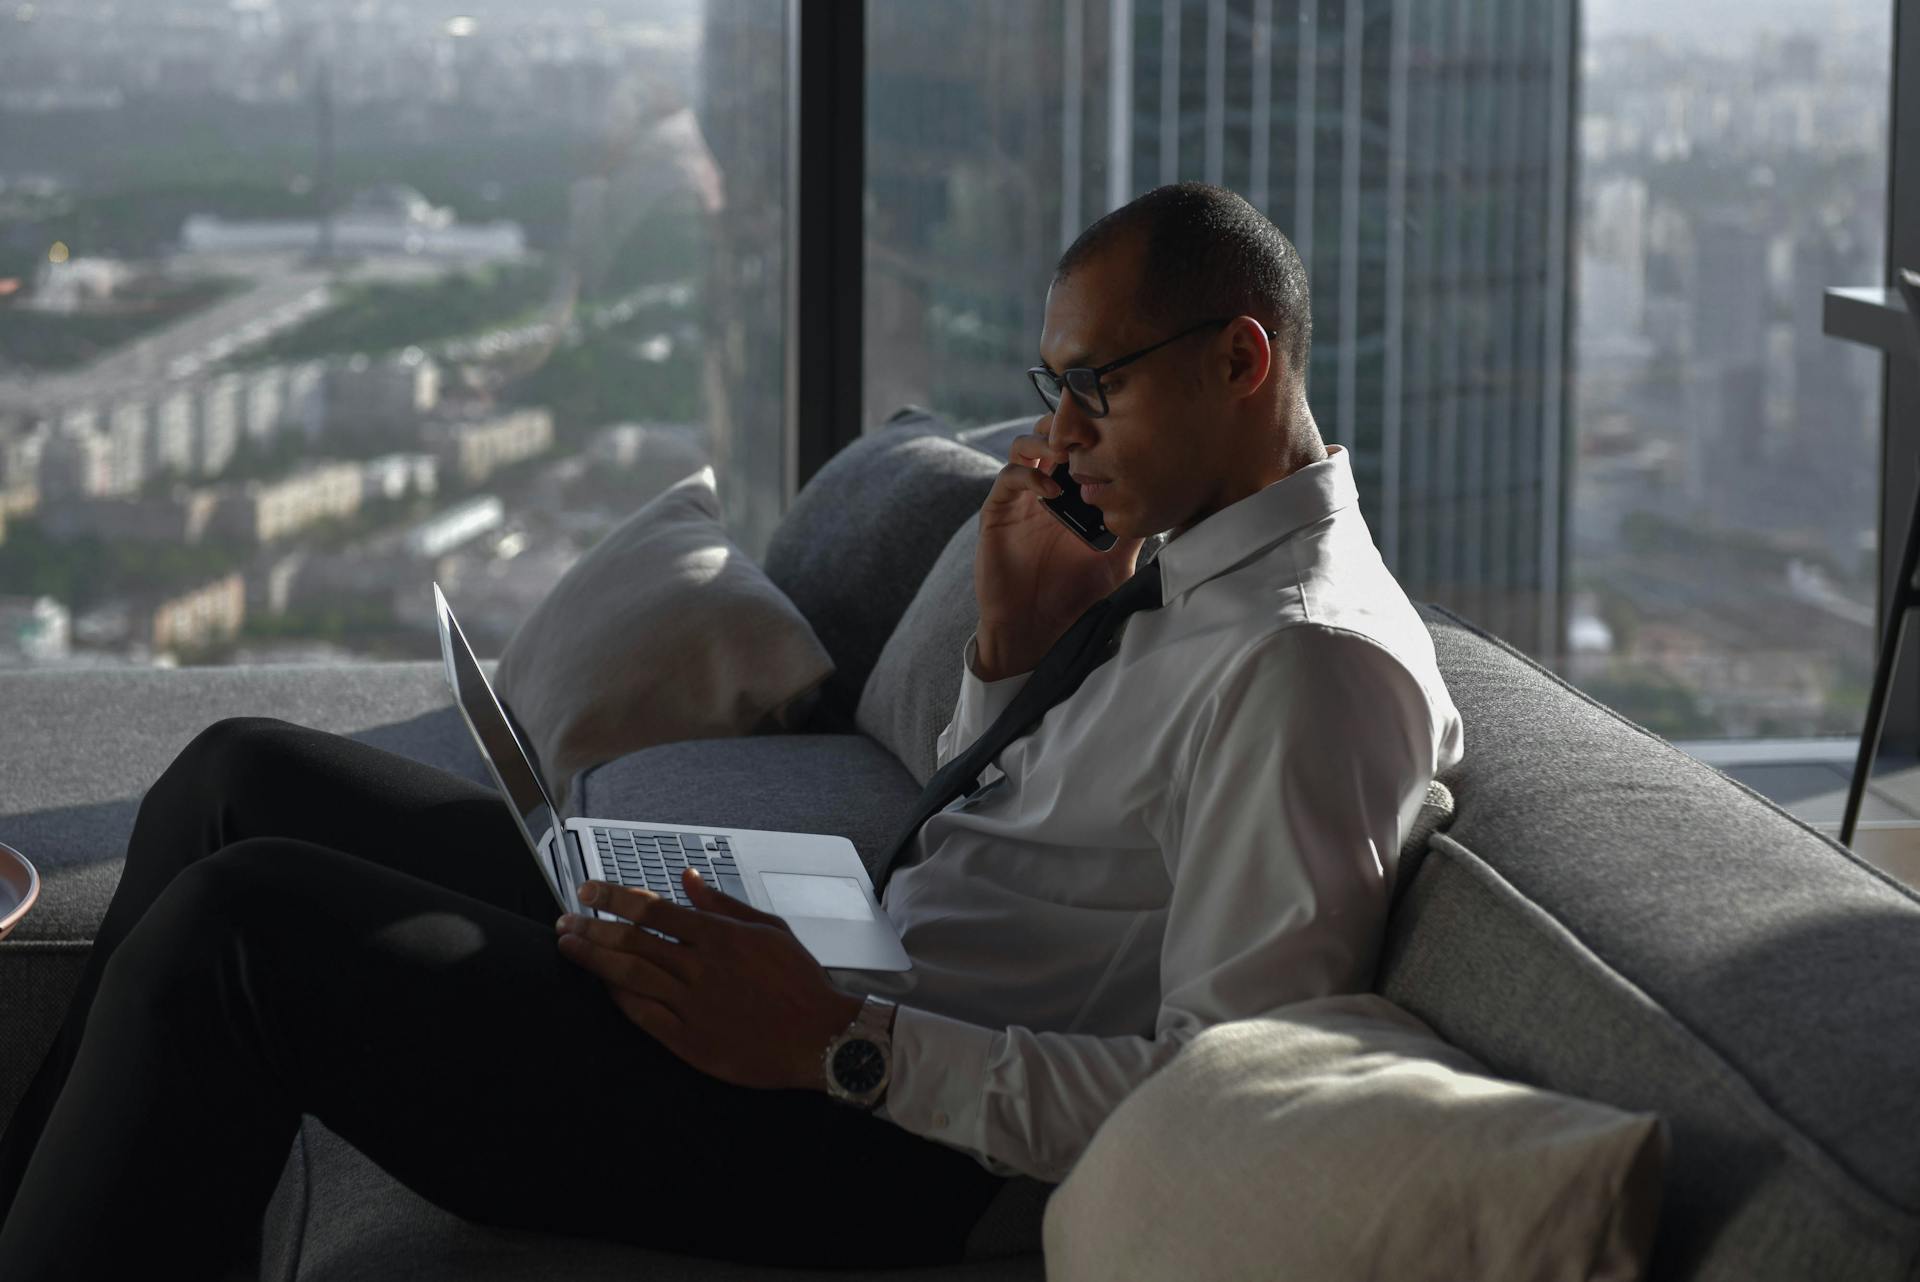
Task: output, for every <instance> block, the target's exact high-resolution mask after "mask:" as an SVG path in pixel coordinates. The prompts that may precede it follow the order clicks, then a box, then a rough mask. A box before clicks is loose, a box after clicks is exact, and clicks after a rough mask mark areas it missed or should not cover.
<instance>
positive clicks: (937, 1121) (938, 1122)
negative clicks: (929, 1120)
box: [933, 1113, 947, 1131]
mask: <svg viewBox="0 0 1920 1282" xmlns="http://www.w3.org/2000/svg"><path fill="white" fill-rule="evenodd" d="M933 1129H935V1130H936V1131H944V1130H946V1129H947V1115H946V1114H945V1113H935V1114H934V1115H933Z"/></svg>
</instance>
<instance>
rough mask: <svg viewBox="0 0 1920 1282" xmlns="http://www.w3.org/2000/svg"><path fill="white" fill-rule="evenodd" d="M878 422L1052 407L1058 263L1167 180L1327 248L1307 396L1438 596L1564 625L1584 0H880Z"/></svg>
mask: <svg viewBox="0 0 1920 1282" xmlns="http://www.w3.org/2000/svg"><path fill="white" fill-rule="evenodd" d="M869 15H870V16H869V32H868V90H867V112H868V121H869V124H868V147H867V174H868V209H867V237H868V258H867V326H866V335H867V337H866V343H867V352H866V368H867V406H866V418H867V420H868V422H869V423H870V424H871V423H873V422H877V421H879V420H880V419H881V418H883V417H884V416H885V415H886V414H887V413H888V412H889V411H890V410H891V409H892V408H893V407H894V406H895V405H897V404H899V403H900V402H902V401H907V400H913V401H919V402H921V403H924V404H928V405H932V406H935V407H938V408H941V409H943V410H946V411H947V412H949V413H951V414H954V415H956V416H958V417H961V418H964V419H969V420H972V421H983V420H985V419H988V418H993V417H999V416H1002V415H1012V414H1019V413H1023V412H1025V411H1027V410H1028V409H1029V408H1031V407H1030V406H1029V404H1028V402H1029V401H1030V400H1031V399H1032V398H1031V392H1030V391H1029V390H1028V389H1027V388H1026V386H1025V383H1024V382H1023V381H1022V380H1021V378H1020V371H1021V370H1022V369H1023V368H1024V367H1025V366H1027V365H1029V364H1031V363H1032V353H1033V350H1034V348H1035V345H1036V344H1037V342H1038V337H1039V330H1040V317H1041V313H1042V310H1043V307H1044V298H1045V291H1046V283H1047V280H1048V277H1049V276H1050V274H1051V271H1052V266H1053V262H1054V260H1055V258H1056V257H1057V256H1058V254H1059V252H1060V250H1061V249H1062V248H1064V246H1065V245H1066V243H1067V242H1068V241H1070V240H1071V239H1072V237H1073V236H1074V235H1075V234H1077V233H1078V231H1079V230H1080V228H1081V227H1083V226H1084V225H1085V224H1087V223H1088V222H1091V221H1092V220H1093V219H1094V218H1096V217H1098V216H1099V215H1100V214H1102V213H1104V212H1106V211H1107V210H1109V209H1111V208H1114V207H1115V206H1117V205H1119V204H1122V203H1124V202H1125V201H1126V200H1128V199H1131V198H1132V197H1133V196H1134V195H1137V194H1139V193H1140V192H1142V191H1145V190H1148V189H1149V188H1151V187H1154V186H1157V185H1159V184H1161V183H1163V182H1169V181H1182V180H1190V179H1200V180H1204V181H1209V182H1216V183H1220V184H1222V185H1225V186H1227V187H1230V188H1232V189H1234V190H1236V191H1238V192H1240V193H1241V194H1242V195H1245V196H1246V197H1247V198H1248V199H1249V200H1250V201H1251V202H1252V203H1253V204H1254V205H1256V206H1257V207H1258V208H1260V209H1261V210H1262V211H1263V212H1265V213H1266V214H1267V215H1268V216H1269V217H1270V218H1272V219H1273V220H1274V222H1275V223H1276V224H1278V225H1279V226H1280V228H1281V229H1282V230H1283V231H1285V232H1286V233H1287V234H1288V235H1289V236H1290V237H1291V238H1292V239H1293V241H1294V243H1295V244H1296V245H1297V246H1298V248H1299V249H1300V252H1301V256H1302V259H1303V260H1304V261H1305V262H1306V263H1307V266H1308V272H1309V276H1310V279H1311V282H1312V286H1313V294H1314V325H1315V344H1314V356H1313V361H1312V364H1311V368H1310V371H1309V396H1310V400H1311V402H1312V405H1313V409H1314V414H1315V417H1316V419H1317V421H1318V423H1319V425H1320V430H1321V434H1322V436H1323V437H1325V439H1327V440H1329V441H1332V442H1338V443H1340V444H1343V445H1346V446H1347V447H1348V448H1349V449H1350V450H1351V451H1352V453H1353V459H1354V465H1355V472H1356V478H1357V479H1358V481H1359V483H1360V491H1361V502H1362V507H1363V510H1364V511H1365V513H1366V516H1367V519H1368V522H1369V524H1370V525H1371V526H1372V528H1373V531H1374V534H1375V537H1376V539H1377V540H1378V541H1379V544H1380V547H1381V550H1382V552H1383V554H1384V555H1385V557H1386V559H1387V562H1388V564H1389V565H1390V566H1391V567H1392V568H1393V569H1394V571H1395V573H1396V574H1397V575H1398V576H1399V578H1400V581H1401V582H1402V583H1403V584H1404V585H1405V586H1406V588H1407V590H1408V592H1409V593H1410V594H1411V595H1412V596H1414V597H1415V598H1416V599H1430V600H1435V601H1439V602H1441V603H1443V604H1447V605H1450V606H1453V607H1454V608H1457V609H1459V610H1460V611H1461V612H1463V613H1464V614H1466V615H1467V616H1468V617H1470V618H1472V619H1474V620H1475V621H1476V622H1478V623H1480V624H1482V625H1483V626H1485V627H1488V628H1489V629H1491V630H1492V631H1494V632H1496V633H1498V634H1500V635H1502V636H1504V637H1506V638H1508V639H1509V640H1510V641H1512V642H1514V643H1515V644H1516V645H1519V646H1521V647H1522V648H1524V649H1528V650H1530V651H1533V652H1534V653H1538V654H1548V655H1551V654H1555V653H1557V652H1558V651H1559V649H1560V644H1559V630H1560V616H1561V609H1560V594H1561V590H1562V570H1561V567H1562V561H1563V547H1564V526H1565V520H1564V514H1565V509H1566V505H1567V485H1566V477H1567V474H1568V459H1569V450H1568V448H1567V441H1568V439H1569V420H1568V413H1567V406H1568V386H1569V377H1568V374H1569V371H1568V368H1567V365H1568V362H1567V352H1568V342H1567V339H1568V315H1569V313H1568V289H1567V277H1568V265H1569V262H1570V246H1569V241H1568V224H1569V216H1568V210H1569V197H1570V193H1571V183H1572V153H1571V126H1572V110H1573V99H1574V75H1575V66H1576V63H1575V59H1574V53H1575V44H1576V39H1577V31H1578V23H1577V21H1576V17H1577V15H1576V4H1575V0H1538V2H1536V0H1420V2H1419V3H1414V0H1300V2H1299V3H1288V2H1287V0H1065V3H1063V4H1059V5H1033V4H1027V3H992V2H989V3H975V2H974V0H872V3H871V4H870V6H869Z"/></svg>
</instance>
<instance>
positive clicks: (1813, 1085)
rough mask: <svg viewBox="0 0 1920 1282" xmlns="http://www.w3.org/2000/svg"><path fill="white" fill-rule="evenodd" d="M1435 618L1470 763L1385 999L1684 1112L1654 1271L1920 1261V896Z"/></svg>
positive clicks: (1608, 1091)
mask: <svg viewBox="0 0 1920 1282" xmlns="http://www.w3.org/2000/svg"><path fill="white" fill-rule="evenodd" d="M1422 614H1423V616H1424V617H1425V618H1426V620H1427V624H1428V630H1429V631H1430V632H1431V634H1432V635H1433V638H1434V646H1435V650H1436V653H1437V655H1438V657H1439V661H1440V669H1441V672H1442V674H1443V676H1444V677H1445V679H1446V682H1447V688H1448V691H1449V692H1450V693H1451V694H1452V696H1453V701H1454V703H1455V705H1456V706H1457V707H1458V708H1459V709H1460V714H1461V718H1462V720H1463V722H1464V724H1465V733H1466V755H1465V757H1464V759H1463V760H1462V761H1461V762H1460V763H1459V765H1458V766H1456V767H1455V768H1454V769H1453V770H1451V771H1449V772H1448V773H1447V774H1446V775H1445V776H1443V777H1442V781H1443V782H1445V783H1446V784H1447V785H1448V786H1449V787H1450V788H1452V790H1453V793H1454V797H1455V799H1456V805H1457V807H1458V808H1457V811H1456V813H1455V816H1454V819H1453V822H1452V824H1451V825H1450V826H1449V827H1448V828H1447V830H1446V831H1445V832H1443V833H1440V834H1437V835H1436V836H1435V837H1434V838H1433V840H1432V842H1431V843H1430V845H1429V847H1428V852H1427V854H1426V856H1425V858H1424V860H1422V861H1421V862H1420V864H1419V865H1418V866H1403V867H1402V869H1401V872H1400V877H1401V885H1400V886H1399V890H1400V892H1401V898H1400V900H1399V903H1398V906H1397V908H1396V910H1395V912H1394V914H1393V916H1392V918H1391V919H1390V922H1389V927H1388V939H1387V941H1386V947H1385V950H1384V953H1383V957H1382V961H1381V965H1380V969H1379V973H1378V981H1377V987H1378V989H1379V991H1380V992H1381V993H1382V994H1383V995H1384V996H1386V997H1387V998H1389V999H1390V1000H1392V1001H1395V1002H1397V1003H1399V1004H1400V1005H1402V1006H1404V1007H1406V1008H1407V1009H1409V1010H1411V1011H1413V1012H1414V1013H1415V1014H1416V1015H1419V1016H1420V1017H1421V1018H1422V1019H1424V1020H1426V1021H1427V1022H1428V1023H1429V1024H1431V1025H1432V1026H1433V1027H1434V1028H1435V1029H1436V1030H1437V1031H1438V1032H1439V1033H1440V1034H1441V1035H1442V1036H1443V1037H1445V1038H1447V1040H1449V1041H1451V1042H1453V1043H1455V1044H1456V1045H1459V1046H1461V1047H1463V1048H1465V1049H1466V1050H1468V1051H1470V1052H1472V1053H1473V1054H1475V1055H1477V1056H1479V1057H1480V1058H1481V1060H1482V1061H1483V1062H1485V1063H1486V1064H1487V1065H1488V1066H1489V1067H1490V1068H1491V1069H1492V1070H1493V1071H1495V1072H1497V1073H1500V1074H1502V1075H1504V1076H1509V1077H1512V1078H1516V1079H1519V1080H1522V1081H1528V1082H1532V1083H1535V1084H1537V1085H1541V1086H1545V1087H1550V1088H1553V1089H1556V1090H1561V1091H1565V1092H1567V1093H1569V1094H1573V1095H1579V1096H1583V1097H1585V1098H1589V1099H1597V1100H1603V1101H1606V1102H1609V1103H1612V1104H1616V1105H1618V1106H1620V1107H1622V1108H1626V1109H1632V1110H1639V1111H1652V1112H1658V1113H1660V1114H1662V1115H1664V1116H1665V1117H1666V1118H1667V1119H1668V1122H1669V1124H1670V1126H1671V1127H1672V1139H1673V1149H1672V1154H1671V1158H1670V1161H1669V1164H1668V1169H1667V1181H1666V1183H1667V1191H1666V1195H1665V1197H1664V1200H1663V1205H1662V1219H1661V1224H1660V1229H1659V1235H1658V1238H1657V1241H1656V1245H1655V1252H1654V1259H1653V1267H1652V1270H1651V1276H1653V1277H1655V1278H1661V1279H1668V1278H1687V1279H1729V1280H1731V1279H1736V1278H1737V1279H1741V1280H1742V1282H1761V1280H1764V1279H1774V1278H1779V1279H1788V1278H1792V1279H1807V1278H1830V1277H1831V1278H1840V1277H1845V1278H1849V1279H1896V1278H1897V1279H1902V1282H1908V1280H1910V1279H1912V1278H1914V1277H1917V1276H1920V1273H1916V1272H1915V1267H1916V1260H1920V897H1916V895H1915V894H1914V893H1913V892H1912V891H1911V890H1909V889H1908V888H1906V887H1905V886H1903V885H1901V884H1899V883H1898V882H1896V881H1894V880H1893V879H1891V878H1889V877H1887V876H1885V875H1884V874H1882V873H1880V872H1879V871H1877V870H1875V869H1874V868H1872V867H1870V866H1868V865H1867V864H1865V863H1863V862H1861V861H1860V860H1859V859H1857V858H1856V857H1855V856H1853V855H1852V854H1851V853H1849V852H1848V851H1846V850H1844V849H1843V848H1841V847H1839V846H1838V845H1836V844H1834V843H1833V842H1831V841H1829V840H1827V839H1826V838H1825V837H1823V836H1821V835H1820V834H1818V833H1816V832H1814V831H1813V830H1812V829H1810V828H1808V827H1806V826H1805V825H1804V824H1802V823H1800V822H1799V821H1798V820H1796V819H1794V818H1793V817H1791V816H1790V815H1788V814H1786V813H1785V812H1784V811H1782V810H1781V809H1779V808H1778V807H1777V806H1775V805H1773V804H1772V803H1771V802H1769V801H1767V800H1765V799H1764V798H1762V797H1760V796H1758V795H1757V794H1755V793H1753V792H1751V791H1750V790H1748V789H1747V788H1745V787H1744V786H1742V785H1741V784H1739V783H1737V782H1735V781H1734V780H1732V779H1730V778H1728V777H1727V776H1725V775H1724V774H1722V773H1720V772H1719V771H1717V770H1715V769H1713V768H1711V767H1709V766H1706V765H1704V764H1702V763H1700V762H1699V761H1697V760H1695V759H1694V758H1692V757H1689V756H1687V755H1686V754H1685V753H1682V752H1680V751H1679V750H1678V749H1676V748H1674V747H1673V746H1672V745H1671V744H1669V743H1667V742H1666V741H1664V740H1662V739H1660V738H1659V737H1658V736H1656V735H1653V734H1651V733H1649V732H1647V731H1645V730H1642V729H1640V728H1639V727H1637V726H1635V725H1633V724H1631V723H1630V722H1627V721H1625V720H1623V719H1622V718H1620V717H1619V716H1617V715H1616V714H1614V713H1613V712H1612V711H1610V710H1608V709H1606V708H1604V707H1602V706H1600V705H1599V704H1597V703H1595V702H1594V701H1592V700H1591V699H1588V698H1587V697H1586V696H1585V695H1582V694H1580V693H1579V692H1578V691H1576V690H1574V689H1573V688H1572V687H1570V686H1568V685H1567V684H1566V683H1564V682H1563V681H1561V680H1560V679H1559V678H1557V677H1556V676H1554V675H1553V674H1552V673H1550V672H1547V671H1546V670H1545V669H1543V668H1541V667H1540V666H1538V665H1537V664H1534V663H1532V662H1531V661H1529V660H1528V659H1527V658H1525V657H1524V656H1522V655H1521V654H1519V653H1518V652H1516V651H1514V650H1513V649H1512V648H1511V647H1509V646H1507V645H1506V644H1504V643H1503V642H1500V641H1498V640H1496V639H1494V638H1492V637H1490V636H1488V635H1487V634H1485V633H1484V632H1482V631H1480V630H1479V629H1477V628H1475V627H1474V626H1473V625H1471V624H1469V623H1467V622H1466V621H1464V620H1462V619H1460V618H1458V617H1456V616H1454V615H1452V614H1449V613H1448V612H1446V611H1444V610H1440V609H1438V608H1435V607H1432V606H1425V607H1422ZM1409 879H1410V880H1409Z"/></svg>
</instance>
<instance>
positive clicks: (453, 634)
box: [433, 581, 583, 913]
mask: <svg viewBox="0 0 1920 1282" xmlns="http://www.w3.org/2000/svg"><path fill="white" fill-rule="evenodd" d="M433 610H434V619H435V622H436V623H437V624H438V626H439V629H440V663H441V668H442V670H443V672H444V674H445V676H446V678H447V687H448V689H450V690H451V691H452V692H453V706H454V707H455V708H457V709H459V712H460V719H461V720H462V721H464V722H466V725H467V733H468V735H469V736H471V738H472V739H473V742H474V746H475V747H477V748H478V749H479V750H480V760H481V761H482V762H484V763H485V764H486V767H487V773H488V774H489V775H491V776H492V777H493V786H494V787H495V788H496V789H497V790H498V791H499V793H500V804H502V805H503V806H505V807H506V808H507V813H509V814H511V815H512V816H513V826H514V827H515V828H517V829H519V831H520V836H521V839H522V840H524V841H525V842H526V843H527V851H528V853H529V854H531V855H532V856H533V862H534V865H535V866H536V867H537V868H539V869H540V875H541V877H542V879H543V880H545V882H546V883H547V888H548V889H549V890H551V891H552V892H553V898H554V902H555V903H557V904H559V905H560V907H561V908H562V909H563V910H564V911H566V912H570V913H578V912H580V911H581V910H582V908H583V905H582V904H581V903H580V900H579V895H578V890H579V887H578V886H576V885H575V884H574V880H573V877H572V869H571V868H570V867H569V866H568V864H567V861H566V859H565V857H564V855H563V852H562V851H561V850H560V849H559V843H560V842H561V841H562V840H564V838H563V837H562V835H561V832H562V829H564V828H565V827H566V823H567V821H566V819H565V817H564V816H562V815H561V813H560V810H559V808H558V807H557V806H555V805H554V804H553V797H552V796H551V795H549V794H548V792H547V786H546V784H545V783H544V782H543V781H542V780H541V778H540V772H539V771H538V770H536V769H535V768H534V765H533V759H532V758H531V757H529V756H528V755H527V750H526V747H525V745H523V744H522V743H521V742H520V736H519V735H518V734H517V733H515V731H514V728H513V722H512V721H511V720H509V719H508V717H507V713H506V709H504V708H503V707H501V705H500V696H499V695H497V694H495V693H494V690H493V682H491V681H489V680H487V674H486V672H485V671H484V670H483V669H482V668H481V667H480V659H479V656H477V655H475V654H474V652H473V647H472V646H471V645H468V644H467V634H466V633H465V632H464V631H463V630H462V629H461V627H460V621H459V620H458V619H456V618H454V616H453V607H452V606H451V605H450V604H448V602H447V596H446V593H444V592H442V591H441V590H440V584H439V583H438V582H437V581H436V582H435V583H434V585H433ZM456 639H457V640H458V642H459V645H460V648H461V649H462V650H464V651H466V655H467V658H468V660H469V661H470V662H472V664H473V670H474V673H475V675H477V676H478V677H479V678H480V687H481V689H483V690H485V691H486V692H487V699H488V701H489V702H490V703H491V704H492V705H493V711H494V715H496V716H497V717H499V718H500V724H501V725H502V726H504V727H506V731H507V735H508V738H509V739H510V740H511V741H512V743H513V746H514V750H515V751H517V752H518V753H519V754H520V759H521V761H522V762H523V763H524V764H525V766H526V768H527V774H528V775H529V776H530V777H531V778H532V779H533V784H534V787H535V788H536V789H538V790H539V793H540V800H541V801H542V802H544V803H545V804H546V807H547V817H548V821H549V822H548V828H547V843H550V844H551V845H552V846H553V847H554V849H553V853H552V854H551V855H548V854H546V853H544V852H543V851H542V849H541V847H542V845H543V843H542V842H540V841H537V840H535V839H534V836H533V832H532V830H531V829H529V828H528V827H527V824H526V820H525V819H524V818H522V817H521V814H520V808H519V807H518V806H516V805H514V803H513V790H512V789H511V788H509V787H507V781H506V780H505V779H504V778H503V777H502V776H501V774H500V769H499V767H498V766H497V765H495V764H494V760H493V753H492V752H491V751H490V750H489V749H488V747H487V737H486V736H485V735H483V734H481V733H480V728H479V726H477V725H475V724H474V720H473V715H472V714H471V713H470V712H469V711H468V710H467V704H466V700H464V699H462V698H461V697H460V677H459V674H458V673H457V672H456V671H455V669H454V656H453V645H454V643H455V641H456Z"/></svg>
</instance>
